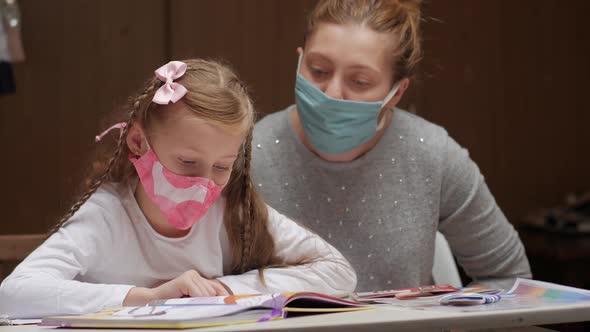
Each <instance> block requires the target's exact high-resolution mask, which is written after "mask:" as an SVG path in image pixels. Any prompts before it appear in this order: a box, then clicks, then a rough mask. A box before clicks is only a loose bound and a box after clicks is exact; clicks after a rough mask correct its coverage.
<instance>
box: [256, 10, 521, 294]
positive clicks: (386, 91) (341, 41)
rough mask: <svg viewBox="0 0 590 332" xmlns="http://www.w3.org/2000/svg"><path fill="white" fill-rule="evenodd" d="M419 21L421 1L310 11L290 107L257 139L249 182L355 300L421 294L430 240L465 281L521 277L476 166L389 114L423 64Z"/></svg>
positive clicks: (504, 281) (513, 237)
mask: <svg viewBox="0 0 590 332" xmlns="http://www.w3.org/2000/svg"><path fill="white" fill-rule="evenodd" d="M419 22H420V3H419V1H401V0H389V1H386V0H381V1H380V0H325V1H320V2H319V3H318V4H317V6H316V7H315V9H314V10H313V12H312V13H311V14H310V16H309V20H308V27H307V32H306V35H305V36H306V38H305V44H304V47H303V48H302V49H301V48H300V49H298V52H299V65H298V69H297V76H296V84H295V94H296V98H295V103H296V105H292V106H289V107H288V108H287V109H285V110H283V111H280V112H277V113H274V114H271V115H269V116H267V117H266V118H264V119H263V120H262V121H260V122H259V123H258V124H257V126H256V128H255V133H254V140H253V144H254V149H253V169H254V181H255V183H256V184H257V186H258V189H259V191H260V192H261V193H262V194H263V196H264V198H265V199H266V200H267V202H268V203H269V204H270V205H271V206H273V207H275V208H277V209H278V210H279V211H281V212H282V213H285V214H286V215H288V216H290V217H291V218H293V219H295V220H298V221H299V222H302V223H304V224H305V225H306V226H307V227H309V228H311V229H312V230H314V231H316V232H318V233H319V234H320V235H321V236H323V237H324V238H325V239H327V240H328V241H330V242H331V243H332V244H333V245H334V246H335V247H337V248H338V249H339V250H340V251H341V252H342V253H343V254H344V255H345V256H346V257H347V258H348V259H349V260H350V261H351V263H352V265H353V267H355V268H356V270H357V273H358V286H357V289H358V290H371V289H388V288H397V287H409V286H418V285H426V284H429V283H431V271H432V264H433V252H434V239H435V234H436V231H437V230H438V231H440V232H442V233H443V234H444V235H445V236H446V238H447V240H448V241H449V244H450V246H451V249H452V251H453V253H454V255H455V256H456V257H457V260H458V262H459V263H460V264H461V265H462V266H463V268H464V269H465V271H466V273H467V274H468V275H469V276H470V277H471V278H473V279H474V280H475V281H477V282H481V283H484V284H487V285H488V286H494V287H509V285H510V283H511V282H512V279H513V278H515V277H531V273H530V267H529V264H528V260H527V258H526V255H525V252H524V248H523V245H522V243H521V241H520V239H519V237H518V234H517V232H516V231H515V230H514V228H513V227H512V225H511V224H510V223H509V222H508V221H507V220H506V217H505V216H504V214H503V213H502V211H501V210H500V209H499V208H498V206H497V205H496V202H495V200H494V198H493V196H492V194H491V193H490V191H489V189H488V187H487V185H486V184H485V182H484V178H483V176H482V175H481V173H480V171H479V169H478V167H477V166H476V165H475V163H474V162H473V161H472V160H471V159H470V158H469V155H468V153H467V151H466V150H465V149H463V148H462V147H461V146H459V145H458V144H457V143H456V142H455V141H454V140H453V139H452V138H450V137H449V135H448V134H447V132H446V131H445V130H444V129H443V128H441V127H439V126H437V125H435V124H432V123H430V122H428V121H426V120H424V119H422V118H420V117H418V116H416V115H413V114H410V113H407V112H405V111H403V110H401V109H398V108H395V106H396V105H397V104H398V103H399V101H400V99H401V98H402V96H403V95H404V92H405V91H406V90H407V88H408V86H409V84H410V79H411V76H412V74H413V70H414V67H415V65H416V63H417V62H418V61H419V59H420V56H421V51H420V33H419Z"/></svg>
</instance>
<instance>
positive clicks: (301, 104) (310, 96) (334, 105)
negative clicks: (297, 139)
mask: <svg viewBox="0 0 590 332" xmlns="http://www.w3.org/2000/svg"><path fill="white" fill-rule="evenodd" d="M302 58H303V55H302V54H300V55H299V62H298V65H297V79H296V82H295V104H296V105H297V113H298V114H299V119H300V120H301V126H302V127H303V131H304V132H305V136H306V137H307V138H308V139H309V140H310V142H311V144H312V145H313V146H314V147H315V148H316V149H317V150H318V151H319V152H322V153H326V154H339V153H344V152H348V151H350V150H352V149H354V148H356V147H357V146H360V145H362V144H364V143H366V142H368V141H369V140H370V139H372V138H373V137H374V136H375V134H376V133H377V130H379V129H381V127H382V126H383V123H384V121H385V117H383V118H382V121H381V123H379V124H377V119H378V117H379V113H380V112H381V109H382V108H383V106H385V105H386V104H387V103H388V102H389V101H390V100H391V98H393V96H394V95H395V93H396V92H397V90H398V88H399V82H398V83H396V84H395V85H394V86H393V88H392V89H391V91H390V92H389V94H388V95H387V96H386V97H385V100H383V101H378V102H364V101H352V100H343V99H334V98H330V97H328V96H327V95H326V94H325V93H323V92H322V91H321V90H320V89H318V88H317V87H315V86H314V85H313V84H312V83H310V82H309V81H308V80H306V79H305V78H304V77H303V75H301V73H300V67H301V60H302Z"/></svg>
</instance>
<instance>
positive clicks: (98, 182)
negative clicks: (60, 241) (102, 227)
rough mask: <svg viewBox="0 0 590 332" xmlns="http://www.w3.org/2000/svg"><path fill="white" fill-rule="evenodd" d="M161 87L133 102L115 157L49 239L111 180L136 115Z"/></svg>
mask: <svg viewBox="0 0 590 332" xmlns="http://www.w3.org/2000/svg"><path fill="white" fill-rule="evenodd" d="M159 85H160V84H159V83H158V82H154V83H153V84H151V85H149V87H148V88H146V89H145V90H144V91H143V92H142V93H141V94H140V95H139V96H137V97H136V98H134V99H133V100H132V102H131V107H130V109H131V111H130V112H129V115H128V117H127V120H126V121H125V126H124V127H123V129H122V131H121V134H120V136H119V141H118V143H117V148H116V150H115V153H114V154H113V156H112V157H111V158H110V159H109V161H108V164H107V167H106V169H105V171H104V172H103V173H102V174H101V175H100V176H99V177H98V178H96V179H95V180H94V183H93V184H92V185H91V186H90V187H89V188H88V189H87V190H86V191H85V192H84V193H83V194H82V195H81V196H80V198H78V200H77V201H76V202H75V203H74V204H73V205H72V207H70V209H69V210H68V212H67V213H66V214H65V215H64V216H62V217H61V219H60V220H59V221H58V222H57V224H55V225H54V226H53V227H52V228H51V229H50V231H49V233H48V235H47V237H49V236H51V235H53V234H54V233H56V232H57V231H58V230H59V229H60V228H61V227H62V226H63V225H64V224H65V223H66V222H67V221H68V220H69V219H70V218H71V217H72V216H73V215H74V214H75V213H76V212H77V211H78V210H79V209H80V207H82V205H83V204H84V203H86V201H87V200H88V199H89V198H90V196H92V194H94V193H95V192H96V191H97V190H98V188H99V187H100V186H101V185H102V184H103V183H104V182H105V181H106V180H108V179H109V177H110V176H111V171H112V169H113V166H114V165H115V164H116V163H117V162H118V161H119V158H120V157H121V151H122V150H123V149H124V147H125V143H126V139H127V133H128V131H129V127H130V126H131V123H132V122H133V120H134V116H135V114H136V113H137V112H138V110H139V108H140V105H141V102H142V101H143V100H144V99H145V98H146V97H147V96H149V95H150V94H152V93H153V91H154V90H155V88H156V87H158V86H159Z"/></svg>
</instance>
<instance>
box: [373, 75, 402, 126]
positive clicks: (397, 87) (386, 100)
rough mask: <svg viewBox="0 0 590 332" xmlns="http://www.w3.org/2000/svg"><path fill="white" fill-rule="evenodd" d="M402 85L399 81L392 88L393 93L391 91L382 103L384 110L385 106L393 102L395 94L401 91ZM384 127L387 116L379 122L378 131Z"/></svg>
mask: <svg viewBox="0 0 590 332" xmlns="http://www.w3.org/2000/svg"><path fill="white" fill-rule="evenodd" d="M401 83H402V82H401V81H399V82H397V83H395V84H394V85H393V87H392V88H391V91H389V93H388V94H387V96H385V99H383V103H381V108H383V106H385V105H387V103H389V102H390V101H391V99H392V98H393V96H395V94H396V93H397V90H399V87H400V85H401ZM384 125H385V116H384V117H382V118H381V121H379V124H378V125H377V131H379V130H381V129H383V126H384Z"/></svg>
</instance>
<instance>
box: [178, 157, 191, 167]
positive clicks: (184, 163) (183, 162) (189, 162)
mask: <svg viewBox="0 0 590 332" xmlns="http://www.w3.org/2000/svg"><path fill="white" fill-rule="evenodd" d="M178 160H180V162H181V163H182V164H183V165H188V166H190V165H194V164H195V161H194V160H188V159H182V158H178Z"/></svg>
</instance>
